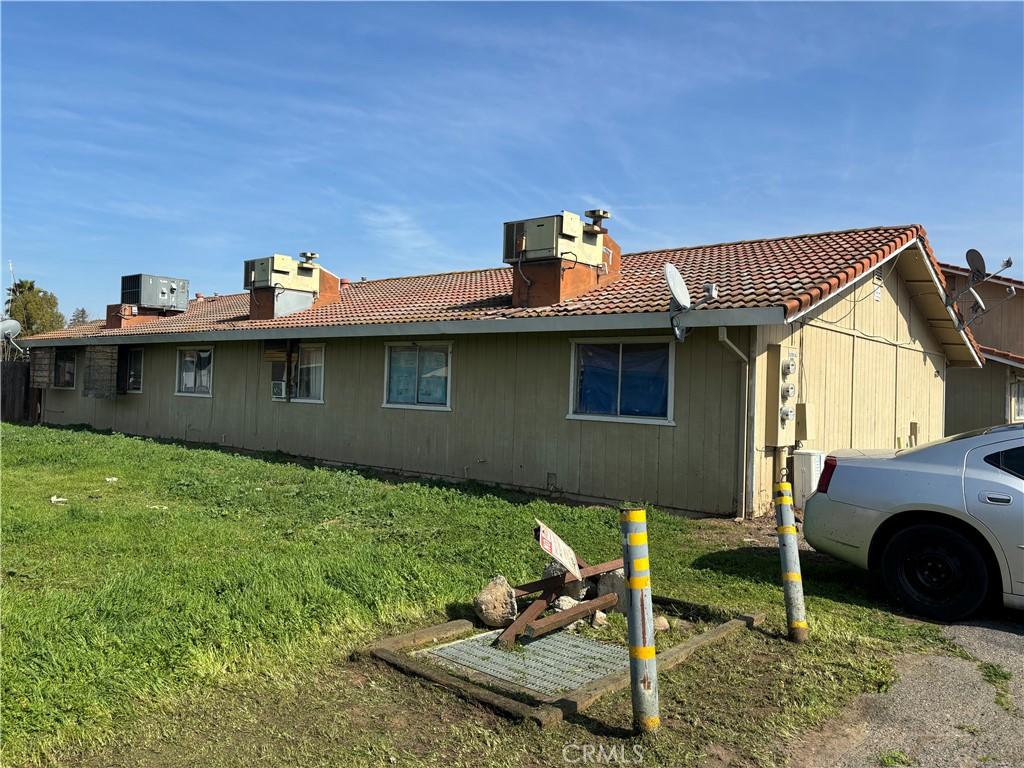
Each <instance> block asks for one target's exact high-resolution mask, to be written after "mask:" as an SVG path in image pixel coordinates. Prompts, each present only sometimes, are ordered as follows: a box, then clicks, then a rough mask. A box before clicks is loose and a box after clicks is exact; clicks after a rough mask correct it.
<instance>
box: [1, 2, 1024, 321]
mask: <svg viewBox="0 0 1024 768" xmlns="http://www.w3.org/2000/svg"><path fill="white" fill-rule="evenodd" d="M1022 40H1024V5H1022V4H1020V3H1006V4H982V3H970V4H955V3H941V4H931V3H910V4H850V5H847V4H836V3H828V4H811V3H807V4H803V3H801V4H755V3H736V4H697V3H692V4H691V3H685V4H628V5H619V4H612V3H602V4H585V3H570V4H547V3H528V4H504V3H501V4H499V3H477V4H455V3H450V4H427V3H417V4H400V3H393V4H392V3H389V4H376V5H367V4H356V3H311V4H299V3H288V4H276V3H255V4H252V3H224V4H219V3H202V4H200V3H186V4H176V3H97V4H75V3H71V4H68V3H10V2H5V3H3V5H2V8H0V43H2V53H0V66H2V71H0V86H2V99H0V108H2V115H0V121H2V123H0V139H2V177H0V181H2V190H0V192H2V227H3V229H2V249H3V279H4V285H7V284H8V281H9V272H8V267H9V262H13V267H14V273H15V276H16V277H17V278H19V279H21V278H28V279H34V280H36V281H37V284H38V285H39V286H41V287H43V288H45V289H48V290H51V291H53V292H55V293H56V294H57V296H58V298H59V300H60V307H61V309H62V311H64V313H65V314H67V315H70V313H71V311H72V310H73V309H74V308H75V307H79V306H84V307H85V308H87V309H88V311H89V313H90V316H92V317H101V316H102V314H103V308H104V307H105V306H106V305H107V304H109V303H114V302H117V301H118V300H119V286H120V282H119V277H120V275H122V274H132V273H137V272H149V273H155V274H161V275H169V276H174V277H184V278H187V279H189V280H190V281H191V288H192V290H193V291H196V290H199V291H203V292H205V293H208V294H209V293H214V292H220V293H233V292H238V291H240V290H242V285H241V283H242V262H243V260H245V259H251V258H258V257H260V256H266V255H270V254H271V253H274V252H277V253H285V254H291V255H295V254H297V253H298V252H300V251H308V250H312V251H317V252H319V253H320V255H321V258H320V263H321V264H323V265H324V266H325V267H327V268H328V269H330V270H332V271H333V272H335V273H336V274H338V275H340V276H343V277H348V278H351V279H353V280H357V279H359V278H361V277H367V278H371V279H372V278H377V277H388V276H395V275H404V274H422V273H431V272H440V271H447V270H460V269H474V268H481V267H492V266H498V265H500V264H501V233H502V227H501V225H502V222H504V221H509V220H514V219H520V218H528V217H532V216H541V215H547V214H551V213H557V212H559V211H561V210H562V209H568V210H572V211H576V212H577V213H583V211H584V209H586V208H592V207H603V208H608V209H609V210H611V212H612V216H613V218H612V220H611V221H610V222H609V227H610V231H611V233H612V235H613V236H614V237H615V238H616V239H617V240H618V242H619V243H620V244H621V245H622V246H623V249H624V250H625V251H627V252H628V251H637V250H650V249H655V248H662V247H666V248H667V247H674V246H683V245H696V244H701V243H715V242H725V241H733V240H743V239H752V238H758V237H766V236H776V235H786V234H798V233H804V232H817V231H824V230H833V229H847V228H852V227H864V226H872V225H878V224H906V223H920V224H923V225H924V226H925V227H926V228H927V230H928V234H929V239H930V241H931V243H932V245H933V247H934V248H935V249H936V252H937V254H938V256H939V258H940V259H941V260H944V261H951V262H963V260H964V259H963V254H964V252H965V250H966V249H967V248H972V247H973V248H978V249H979V250H981V251H982V253H984V254H985V255H986V257H987V258H988V261H989V262H990V264H994V263H996V262H999V261H1001V260H1002V259H1003V258H1006V257H1008V256H1009V257H1012V258H1013V259H1014V260H1015V262H1016V264H1015V266H1014V268H1013V270H1014V272H1015V273H1016V276H1018V277H1022V276H1024V152H1022V147H1024V109H1022V105H1024V84H1022V78H1024V53H1022Z"/></svg>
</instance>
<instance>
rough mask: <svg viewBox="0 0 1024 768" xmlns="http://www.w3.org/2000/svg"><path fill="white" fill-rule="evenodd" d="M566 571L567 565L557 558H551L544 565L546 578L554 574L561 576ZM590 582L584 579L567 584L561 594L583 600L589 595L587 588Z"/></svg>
mask: <svg viewBox="0 0 1024 768" xmlns="http://www.w3.org/2000/svg"><path fill="white" fill-rule="evenodd" d="M565 572H566V567H565V566H564V565H562V564H561V563H560V562H558V561H557V560H550V561H548V564H547V565H545V566H544V578H545V579H548V578H551V577H552V576H561V575H562V574H563V573H565ZM589 587H590V584H589V583H588V582H587V581H586V580H585V579H584V580H583V581H574V582H572V583H571V584H566V585H565V586H564V587H562V589H561V590H560V591H559V594H560V595H568V596H569V597H571V598H572V599H573V600H582V599H583V598H584V597H586V596H587V589H588V588H589Z"/></svg>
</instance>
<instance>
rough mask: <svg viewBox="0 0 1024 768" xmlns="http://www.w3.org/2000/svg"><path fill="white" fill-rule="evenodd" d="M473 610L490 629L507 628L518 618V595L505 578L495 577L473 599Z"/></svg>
mask: <svg viewBox="0 0 1024 768" xmlns="http://www.w3.org/2000/svg"><path fill="white" fill-rule="evenodd" d="M473 610H474V611H476V615H477V616H478V617H479V618H480V621H482V622H483V623H484V624H486V625H487V626H488V627H507V626H508V625H509V624H511V623H512V622H513V621H515V618H516V616H518V615H519V608H518V607H517V606H516V593H515V592H514V591H513V589H512V586H511V585H510V584H509V583H508V579H506V578H505V577H504V576H495V577H494V578H493V579H491V580H490V581H489V582H487V585H486V586H485V587H484V588H483V589H481V590H480V591H479V592H477V595H476V597H474V598H473Z"/></svg>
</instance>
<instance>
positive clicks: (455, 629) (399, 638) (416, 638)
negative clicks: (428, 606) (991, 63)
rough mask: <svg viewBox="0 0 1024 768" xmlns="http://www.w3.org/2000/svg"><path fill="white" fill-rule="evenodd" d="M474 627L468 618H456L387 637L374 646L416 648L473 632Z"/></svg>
mask: <svg viewBox="0 0 1024 768" xmlns="http://www.w3.org/2000/svg"><path fill="white" fill-rule="evenodd" d="M473 629H474V625H473V622H471V621H467V620H466V619H456V620H454V621H449V622H445V623H444V624H435V625H434V626H431V627H423V628H421V629H417V630H413V631H412V632H406V633H405V634H403V635H395V636H394V637H388V638H385V639H384V640H381V641H380V642H379V643H376V644H375V645H374V646H373V648H386V649H391V650H399V649H404V648H415V647H416V646H419V645H427V644H430V643H443V642H445V641H446V640H451V639H452V638H455V637H458V636H459V635H464V634H466V633H467V632H471V631H472V630H473ZM371 651H372V648H371Z"/></svg>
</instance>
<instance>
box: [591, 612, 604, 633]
mask: <svg viewBox="0 0 1024 768" xmlns="http://www.w3.org/2000/svg"><path fill="white" fill-rule="evenodd" d="M590 626H592V627H593V628H594V629H600V628H601V627H607V626H608V614H607V613H605V612H604V611H594V615H593V616H591V617H590Z"/></svg>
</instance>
